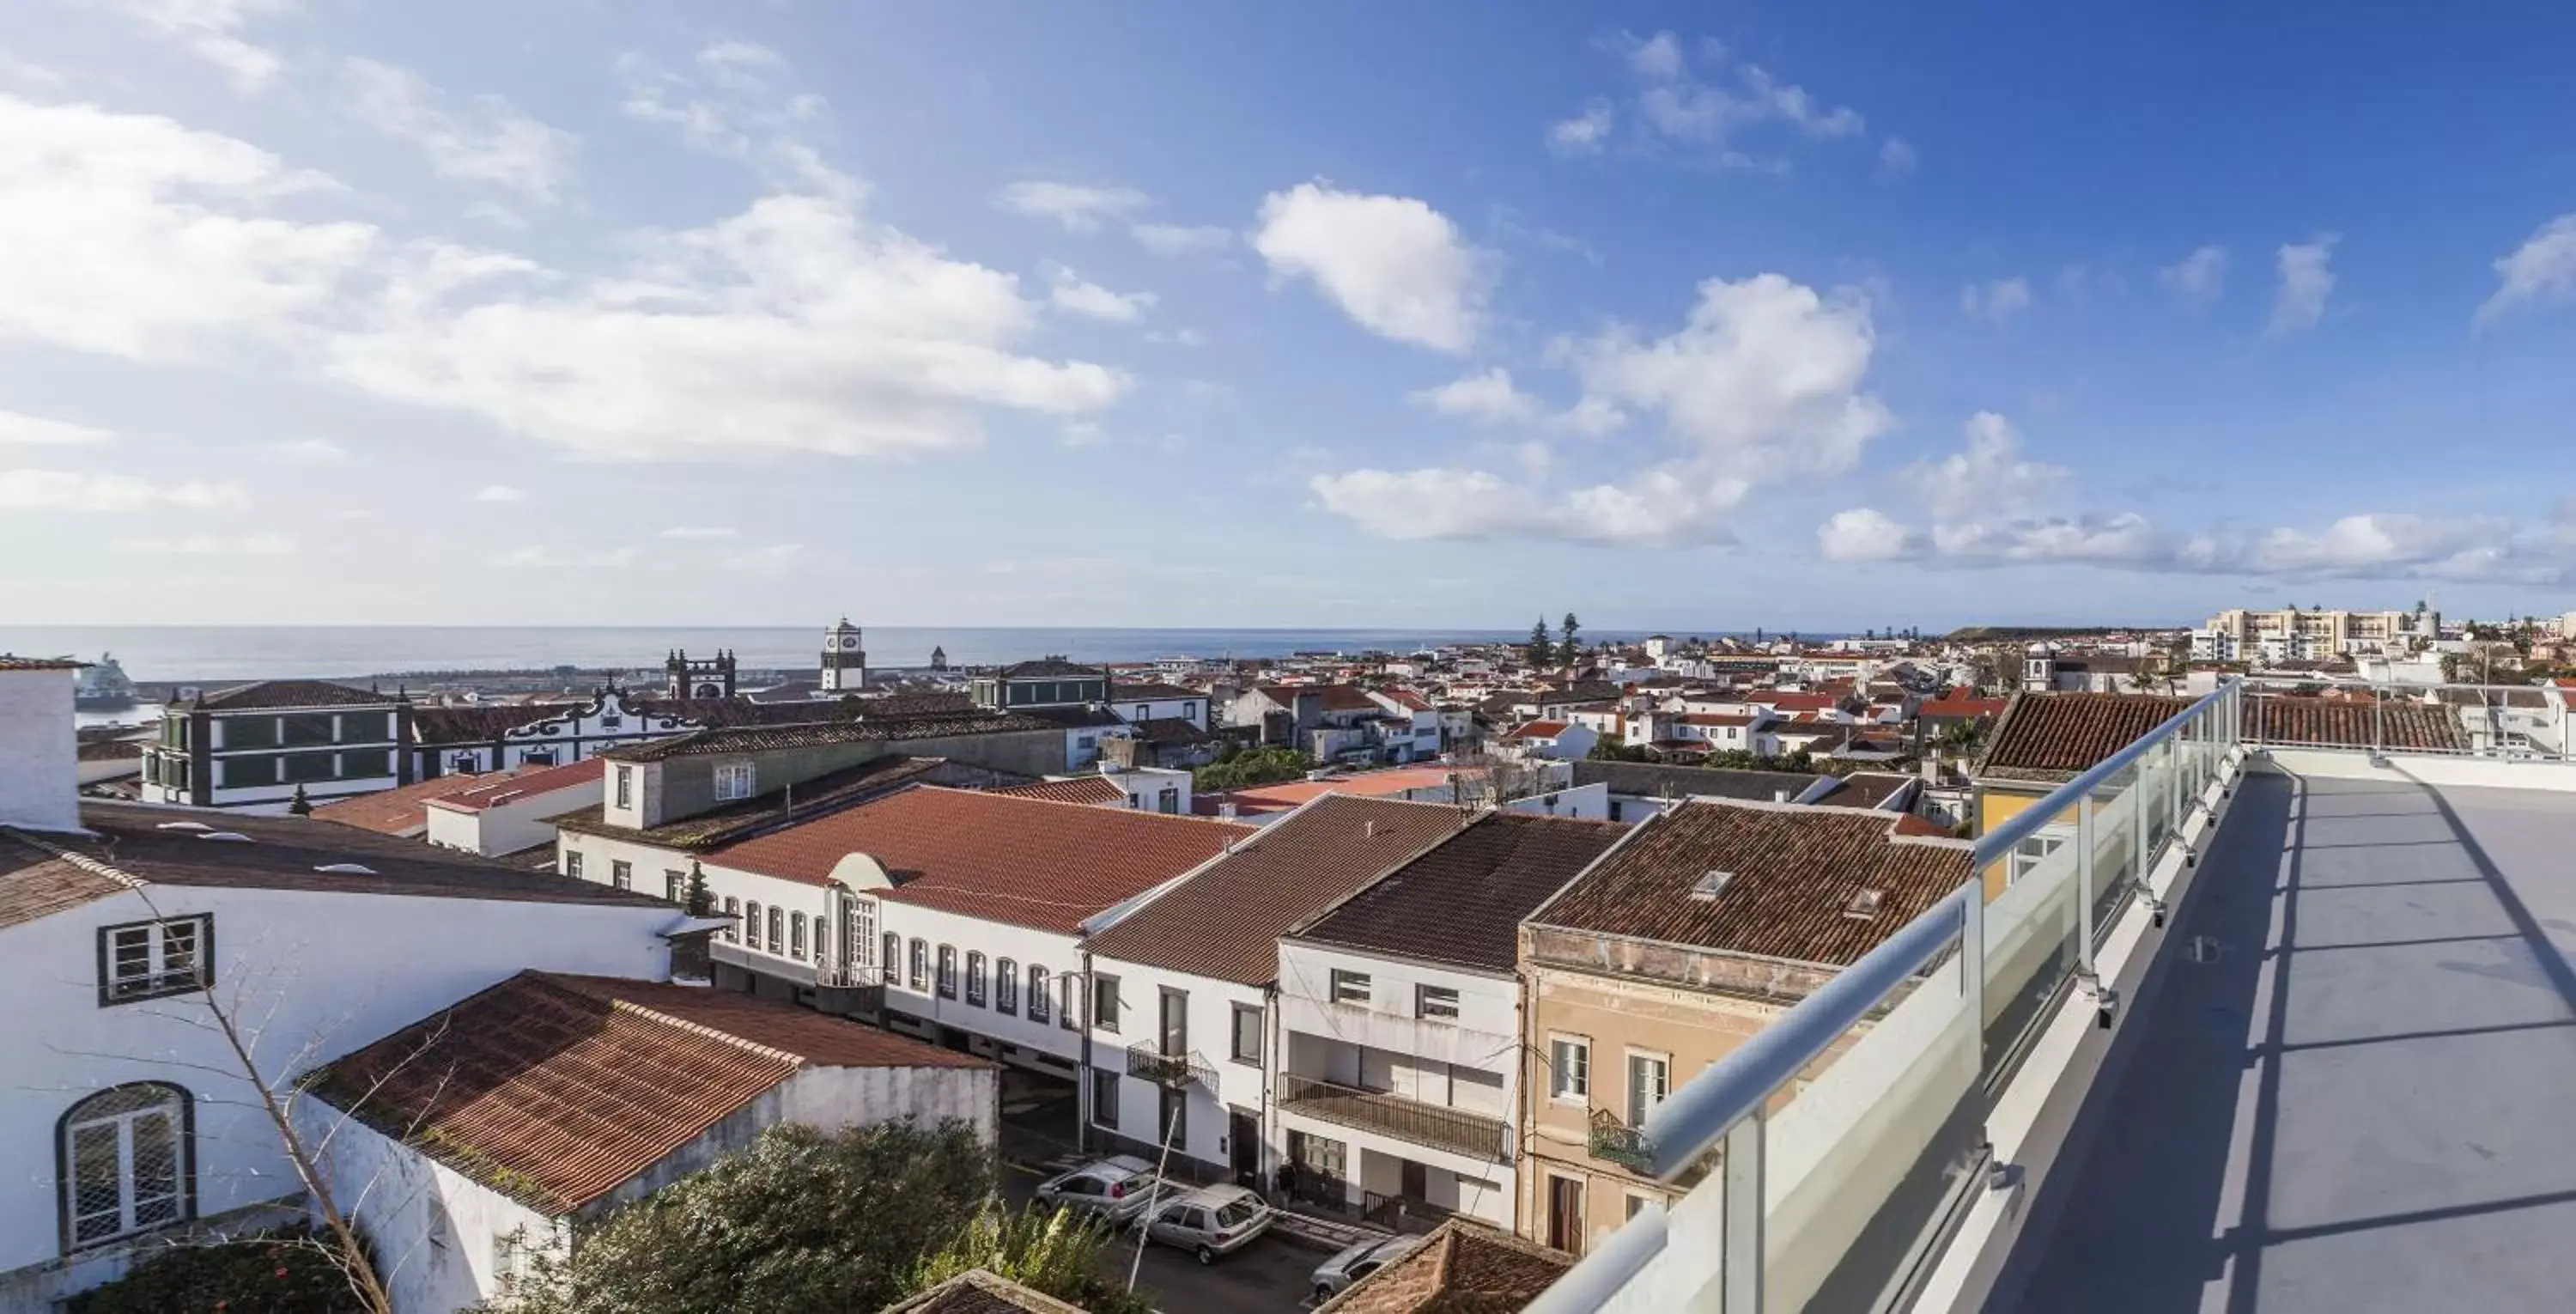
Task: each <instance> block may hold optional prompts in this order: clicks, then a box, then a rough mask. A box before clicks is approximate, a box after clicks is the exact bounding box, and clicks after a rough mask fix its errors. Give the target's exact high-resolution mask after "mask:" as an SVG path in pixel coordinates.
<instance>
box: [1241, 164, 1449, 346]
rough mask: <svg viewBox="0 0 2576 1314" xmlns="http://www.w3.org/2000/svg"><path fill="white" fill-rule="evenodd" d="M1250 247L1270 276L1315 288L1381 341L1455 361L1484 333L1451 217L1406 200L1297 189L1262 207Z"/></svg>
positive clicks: (1307, 186)
mask: <svg viewBox="0 0 2576 1314" xmlns="http://www.w3.org/2000/svg"><path fill="white" fill-rule="evenodd" d="M1252 247H1253V249H1254V250H1256V251H1258V252H1260V253H1261V258H1262V259H1263V260H1266V261H1268V262H1269V264H1270V271H1271V273H1272V275H1274V276H1275V277H1277V278H1280V279H1289V278H1297V277H1304V278H1310V279H1312V280H1314V283H1315V287H1316V289H1317V290H1319V291H1321V292H1322V293H1323V294H1324V296H1325V297H1326V298H1327V299H1329V300H1330V301H1332V302H1333V304H1335V305H1337V306H1340V307H1341V308H1342V312H1343V313H1344V314H1347V315H1349V316H1350V317H1351V319H1352V320H1354V321H1355V322H1357V323H1358V324H1359V325H1360V327H1362V328H1365V329H1367V330H1369V331H1370V332H1372V333H1375V334H1377V335H1378V336H1380V337H1385V338H1392V339H1394V340H1396V341H1398V342H1411V343H1414V344H1416V345H1419V346H1424V347H1429V348H1431V349H1432V350H1434V351H1446V352H1452V353H1456V352H1464V351H1465V350H1467V348H1468V347H1469V346H1471V345H1473V344H1474V342H1475V340H1476V334H1477V331H1478V329H1479V328H1480V327H1481V326H1482V323H1483V319H1484V309H1483V303H1484V278H1483V270H1482V269H1481V268H1480V262H1479V260H1478V258H1477V254H1476V252H1475V251H1474V250H1473V249H1471V248H1470V247H1468V245H1467V244H1466V243H1465V242H1464V241H1463V240H1461V239H1460V237H1459V235H1458V226H1457V225H1456V224H1454V223H1451V222H1450V221H1449V217H1448V216H1447V215H1444V214H1442V213H1440V212H1439V211H1438V210H1435V209H1433V208H1431V206H1430V205H1428V204H1427V203H1425V202H1422V201H1418V200H1415V199H1413V198H1412V197H1407V196H1371V195H1365V194H1362V193H1359V192H1345V191H1339V190H1336V189H1334V188H1333V187H1331V186H1329V185H1327V184H1324V183H1319V182H1309V183H1299V184H1297V186H1295V187H1293V188H1291V189H1289V190H1287V191H1284V192H1272V193H1271V194H1270V195H1269V197H1268V198H1267V199H1265V200H1264V201H1263V202H1262V203H1261V230H1260V231H1259V232H1258V233H1255V234H1254V235H1253V238H1252Z"/></svg>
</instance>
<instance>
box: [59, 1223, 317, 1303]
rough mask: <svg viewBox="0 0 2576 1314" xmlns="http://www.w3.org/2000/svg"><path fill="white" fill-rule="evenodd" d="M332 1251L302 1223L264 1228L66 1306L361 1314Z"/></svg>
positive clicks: (164, 1262)
mask: <svg viewBox="0 0 2576 1314" xmlns="http://www.w3.org/2000/svg"><path fill="white" fill-rule="evenodd" d="M330 1255H331V1239H330V1238H329V1237H328V1236H326V1235H324V1234H322V1233H319V1232H313V1231H307V1230H304V1229H300V1228H299V1229H288V1230H278V1231H270V1232H257V1233H253V1234H251V1235H249V1236H245V1237H238V1238H235V1239H233V1240H231V1241H228V1242H225V1243H224V1244H221V1245H211V1246H181V1247H178V1248H175V1249H171V1250H165V1251H163V1252H161V1253H160V1254H158V1255H155V1256H153V1257H152V1258H149V1259H146V1260H143V1261H142V1262H140V1263H138V1264H136V1265H135V1266H134V1268H133V1269H132V1270H131V1271H129V1272H128V1273H127V1274H126V1275H125V1276H124V1277H121V1278H119V1279H117V1280H116V1281H114V1282H110V1283H108V1284H107V1285H105V1286H101V1287H94V1288H92V1289H90V1290H89V1291H86V1292H84V1293H82V1294H80V1295H78V1296H74V1297H72V1298H71V1299H70V1300H69V1301H67V1302H65V1304H64V1308H65V1309H66V1310H68V1311H69V1314H168V1311H171V1310H258V1311H260V1314H361V1312H362V1311H364V1310H365V1309H366V1306H365V1305H363V1304H360V1303H359V1301H358V1297H357V1295H356V1294H355V1293H354V1292H352V1291H351V1290H350V1289H349V1279H348V1276H347V1275H346V1274H344V1273H342V1272H341V1271H340V1266H339V1265H338V1264H336V1263H334V1262H332V1260H331V1258H330Z"/></svg>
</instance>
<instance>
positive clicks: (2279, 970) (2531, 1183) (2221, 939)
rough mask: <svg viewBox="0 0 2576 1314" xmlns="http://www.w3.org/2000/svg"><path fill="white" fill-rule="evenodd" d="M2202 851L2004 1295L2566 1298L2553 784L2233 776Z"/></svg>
mask: <svg viewBox="0 0 2576 1314" xmlns="http://www.w3.org/2000/svg"><path fill="white" fill-rule="evenodd" d="M2203 863H2204V865H2205V866H2206V868H2207V870H2205V871H2203V872H2202V873H2201V875H2200V880H2201V882H2202V883H2203V884H2202V887H2201V889H2200V890H2199V891H2198V892H2197V893H2196V894H2195V896H2194V901H2193V902H2192V903H2191V904H2190V905H2189V906H2188V908H2187V909H2186V910H2185V912H2184V914H2183V919H2182V922H2181V923H2180V925H2179V926H2178V927H2177V932H2178V934H2179V935H2181V936H2184V937H2194V936H2205V937H2208V938H2209V940H2210V941H2211V942H2213V943H2214V947H2215V949H2216V955H2215V958H2214V960H2213V961H2205V962H2204V961H2195V960H2194V959H2193V958H2191V957H2183V958H2178V959H2177V960H2176V962H2175V963H2174V966H2173V968H2172V969H2171V970H2172V973H2173V975H2172V977H2171V978H2170V979H2169V981H2168V982H2167V984H2166V986H2165V990H2164V993H2163V994H2162V995H2161V997H2159V998H2158V999H2157V1000H2156V1001H2155V1002H2154V1004H2153V1006H2152V1008H2151V1009H2150V1010H2149V1011H2148V1012H2147V1013H2146V1014H2145V1015H2144V1016H2142V1017H2138V1018H2135V1019H2133V1020H2132V1021H2130V1022H2129V1023H2128V1025H2131V1026H2142V1027H2144V1028H2145V1030H2144V1032H2143V1033H2142V1034H2141V1035H2140V1036H2138V1037H2137V1038H2136V1044H2137V1046H2138V1048H2137V1049H2136V1051H2135V1055H2134V1059H2133V1061H2132V1062H2131V1063H2130V1066H2129V1067H2128V1068H2127V1070H2126V1074H2125V1075H2124V1076H2123V1077H2122V1078H2121V1079H2120V1081H2119V1084H2118V1086H2117V1088H2116V1089H2114V1090H2112V1091H2111V1092H2109V1094H2108V1102H2107V1103H2104V1104H2101V1105H2100V1106H2099V1109H2098V1111H2097V1113H2096V1114H2094V1115H2088V1116H2100V1115H2107V1116H2102V1117H2101V1120H2100V1121H2099V1122H2098V1124H2097V1126H2098V1128H2099V1131H2098V1139H2096V1140H2095V1141H2094V1142H2093V1145H2092V1149H2091V1152H2090V1156H2089V1158H2088V1159H2087V1160H2086V1161H2085V1162H2083V1163H2082V1164H2081V1165H2077V1166H2074V1171H2075V1174H2076V1175H2075V1177H2074V1179H2073V1187H2074V1189H2073V1191H2072V1193H2071V1194H2069V1195H2067V1196H2065V1197H2063V1198H2064V1199H2066V1200H2067V1201H2068V1204H2067V1205H2066V1207H2065V1209H2064V1211H2063V1213H2062V1216H2061V1217H2060V1218H2059V1220H2058V1221H2057V1223H2056V1224H2055V1228H2054V1230H2053V1232H2041V1231H2039V1230H2037V1229H2040V1228H2041V1227H2042V1226H2043V1224H2042V1222H2041V1221H2040V1220H2037V1219H2035V1220H2034V1222H2033V1224H2032V1226H2033V1228H2034V1232H2033V1233H2032V1234H2031V1236H2030V1237H2029V1238H2027V1240H2029V1241H2032V1242H2035V1243H2036V1244H2038V1245H2041V1246H2042V1247H2044V1251H2043V1253H2042V1255H2041V1257H2040V1259H2039V1262H2038V1265H2037V1269H2036V1272H2035V1273H2034V1275H2033V1278H2032V1281H2031V1283H2030V1285H2029V1287H2028V1288H2027V1289H2026V1290H2025V1291H2024V1292H2023V1293H2022V1300H2021V1303H2020V1305H2019V1306H2018V1308H2020V1309H2022V1310H2026V1311H2032V1312H2033V1314H2040V1312H2049V1314H2054V1312H2055V1311H2107V1312H2111V1314H2132V1312H2134V1314H2148V1312H2157V1314H2161V1312H2163V1311H2225V1312H2228V1314H2246V1312H2247V1311H2266V1312H2273V1311H2284V1312H2288V1314H2305V1312H2307V1311H2331V1312H2332V1314H2355V1312H2356V1311H2376V1310H2406V1311H2425V1310H2481V1311H2490V1310H2491V1311H2518V1310H2544V1309H2545V1310H2564V1309H2571V1308H2576V964H2571V954H2576V794H2569V793H2563V792H2543V791H2537V790H2509V789H2486V788H2458V787H2443V788H2439V789H2435V788H2432V787H2429V786H2424V785H2420V784H2416V783H2413V782H2411V781H2409V780H2406V779H2404V778H2402V777H2399V776H2396V775H2394V774H2392V775H2389V776H2387V777H2383V778H2377V779H2371V780H2367V781H2364V780H2342V779H2321V778H2304V779H2303V778H2297V777H2290V776H2280V775H2258V776H2253V777H2250V778H2248V779H2247V781H2246V782H2245V784H2244V787H2243V789H2242V791H2241V793H2240V794H2239V796H2238V798H2237V801H2236V803H2235V806H2234V808H2233V809H2232V810H2231V811H2230V813H2229V814H2228V817H2227V820H2226V823H2225V824H2224V825H2223V826H2222V827H2221V828H2220V830H2219V833H2218V835H2217V837H2216V839H2215V840H2214V841H2213V844H2212V847H2211V849H2210V851H2209V853H2208V855H2207V856H2206V857H2205V858H2204V859H2203ZM2174 948H2175V949H2177V950H2185V949H2188V948H2189V942H2188V941H2185V942H2183V943H2178V944H2176V945H2175V946H2174ZM2202 957H2207V955H2202ZM2061 1171H2063V1170H2061Z"/></svg>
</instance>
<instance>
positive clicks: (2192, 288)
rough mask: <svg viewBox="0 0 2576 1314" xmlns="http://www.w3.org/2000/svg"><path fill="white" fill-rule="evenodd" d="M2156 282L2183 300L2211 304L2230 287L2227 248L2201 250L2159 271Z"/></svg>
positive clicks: (2216, 247) (2212, 247)
mask: <svg viewBox="0 0 2576 1314" xmlns="http://www.w3.org/2000/svg"><path fill="white" fill-rule="evenodd" d="M2156 279H2157V281H2159V282H2161V283H2163V284H2164V285H2165V286H2166V287H2167V288H2168V289H2171V290H2172V292H2173V293H2174V295H2176V296H2179V297H2181V298H2182V299H2183V300H2185V301H2190V302H2194V303H2197V304H2199V305H2207V304H2209V303H2210V302H2212V301H2216V300H2217V299H2218V296H2219V294H2220V293H2221V292H2223V291H2225V290H2226V288H2227V248H2226V247H2223V246H2204V247H2201V248H2199V249H2197V250H2195V251H2193V252H2192V253H2191V254H2190V255H2187V256H2184V257H2183V258H2182V259H2181V260H2179V261H2176V262H2175V263H2173V264H2170V265H2167V266H2165V267H2164V268H2162V269H2159V270H2157V271H2156Z"/></svg>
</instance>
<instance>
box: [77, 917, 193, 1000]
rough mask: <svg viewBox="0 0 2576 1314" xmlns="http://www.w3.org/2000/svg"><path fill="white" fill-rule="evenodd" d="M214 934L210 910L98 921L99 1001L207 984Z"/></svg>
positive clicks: (137, 997) (144, 996)
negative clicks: (147, 918) (105, 922)
mask: <svg viewBox="0 0 2576 1314" xmlns="http://www.w3.org/2000/svg"><path fill="white" fill-rule="evenodd" d="M214 939H215V917H214V914H213V913H199V914H197V915H195V916H193V917H166V918H163V919H161V920H159V921H152V922H128V923H126V924H124V925H122V926H103V927H100V928H99V932H98V1002H99V1003H100V1004H101V1005H102V1006H105V1005H109V1004H130V1003H133V1002H135V1001H136V1000H141V999H160V998H163V997H165V996H169V995H177V994H185V993H187V992H188V991H191V990H195V989H197V988H199V987H200V986H202V985H206V984H209V983H210V982H211V981H212V979H213V974H214V970H215V968H214Z"/></svg>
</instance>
